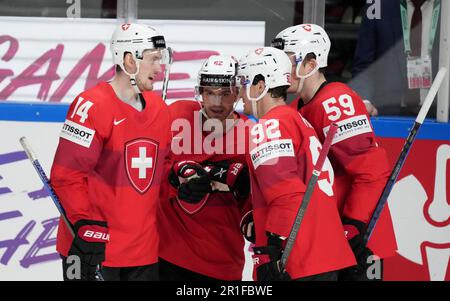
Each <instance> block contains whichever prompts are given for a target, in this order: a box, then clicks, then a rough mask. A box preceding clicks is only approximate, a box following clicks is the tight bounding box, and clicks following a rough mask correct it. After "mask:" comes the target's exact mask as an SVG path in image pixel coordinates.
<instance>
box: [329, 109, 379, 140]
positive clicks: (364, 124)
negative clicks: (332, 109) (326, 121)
mask: <svg viewBox="0 0 450 301" xmlns="http://www.w3.org/2000/svg"><path fill="white" fill-rule="evenodd" d="M337 125H338V130H337V132H336V135H334V139H333V143H332V144H335V143H338V142H340V141H343V140H345V139H348V138H351V137H353V136H358V135H361V134H364V133H370V132H372V127H371V126H370V122H369V119H368V118H367V116H366V115H358V116H354V117H351V118H348V119H345V120H341V121H339V122H337ZM329 130H330V127H329V126H327V127H325V128H323V133H324V135H325V136H326V135H327V133H328V131H329Z"/></svg>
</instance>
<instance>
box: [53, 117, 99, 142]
mask: <svg viewBox="0 0 450 301" xmlns="http://www.w3.org/2000/svg"><path fill="white" fill-rule="evenodd" d="M94 135H95V131H94V130H91V129H90V128H87V127H85V126H82V125H79V124H77V123H75V122H73V121H70V120H67V119H66V122H64V125H63V128H62V131H61V134H60V137H61V138H64V139H67V140H69V141H72V142H73V143H76V144H78V145H81V146H84V147H87V148H89V146H91V142H92V140H93V139H94Z"/></svg>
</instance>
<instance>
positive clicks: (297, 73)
mask: <svg viewBox="0 0 450 301" xmlns="http://www.w3.org/2000/svg"><path fill="white" fill-rule="evenodd" d="M300 66H301V63H300V64H297V67H296V68H295V75H297V77H298V78H300V83H299V84H298V87H297V91H296V93H297V94H299V93H300V92H301V91H302V89H303V85H304V84H305V79H307V78H308V77H310V76H312V75H313V74H314V73H316V72H317V71H318V70H319V64H316V67H314V69H313V70H312V71H311V72H309V73H308V74H305V75H300Z"/></svg>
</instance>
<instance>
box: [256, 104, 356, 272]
mask: <svg viewBox="0 0 450 301" xmlns="http://www.w3.org/2000/svg"><path fill="white" fill-rule="evenodd" d="M250 139H251V147H250V153H249V157H248V161H249V168H250V174H251V188H252V189H251V197H252V205H253V216H254V220H255V230H256V244H255V245H256V246H258V247H259V246H265V245H267V235H266V232H272V233H276V234H278V235H280V236H284V237H288V236H289V233H290V231H291V229H292V226H293V224H294V219H295V216H296V214H297V211H298V208H299V207H300V203H301V201H302V199H303V196H304V194H305V191H306V185H307V183H308V181H309V179H310V177H311V175H312V171H313V167H314V164H315V162H316V161H317V159H318V157H319V152H320V149H321V144H320V142H319V140H318V138H317V136H316V134H315V132H314V129H313V128H312V127H311V126H309V125H308V124H307V123H306V122H305V120H304V119H303V118H302V117H301V115H300V114H299V113H298V112H297V111H295V110H293V109H292V108H290V107H289V106H277V107H274V108H272V109H271V110H270V111H269V112H268V113H267V114H266V115H264V116H263V117H262V118H261V119H260V120H259V122H258V124H257V125H255V126H254V127H253V128H252V129H251V136H250ZM255 144H256V145H255ZM327 161H328V160H327ZM327 161H326V164H325V166H324V169H323V170H324V172H322V174H321V177H320V178H319V180H318V183H317V186H316V188H315V190H314V193H313V195H312V198H311V201H310V203H309V205H308V208H307V209H306V213H305V215H304V219H303V222H302V224H301V226H300V229H299V232H298V235H297V238H296V242H295V244H294V247H293V250H292V253H291V254H290V257H289V259H288V262H287V267H286V269H287V272H288V273H289V275H290V276H291V278H292V279H297V278H300V277H306V276H310V275H316V274H321V273H325V272H330V271H335V270H339V269H342V268H345V267H348V266H352V265H354V264H355V263H356V262H355V257H354V255H353V252H352V251H351V249H350V246H349V245H348V243H347V240H346V238H345V236H344V232H343V231H344V229H343V227H342V224H341V220H340V217H339V213H338V210H337V204H336V198H335V195H334V189H333V187H334V186H333V185H332V184H330V183H329V180H328V179H327V177H328V175H330V174H331V175H332V173H333V170H332V168H331V164H330V163H329V162H327Z"/></svg>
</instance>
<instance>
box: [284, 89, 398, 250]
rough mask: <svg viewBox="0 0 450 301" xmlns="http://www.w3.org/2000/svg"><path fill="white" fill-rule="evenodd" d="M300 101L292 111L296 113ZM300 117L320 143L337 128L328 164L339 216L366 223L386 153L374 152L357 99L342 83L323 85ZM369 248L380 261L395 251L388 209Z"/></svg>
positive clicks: (383, 177)
mask: <svg viewBox="0 0 450 301" xmlns="http://www.w3.org/2000/svg"><path fill="white" fill-rule="evenodd" d="M298 102H299V100H298V99H297V100H296V101H295V102H293V103H292V104H291V105H292V106H295V107H296V108H298V107H299V105H298ZM300 113H301V114H302V115H303V117H305V119H306V120H308V121H309V122H310V123H311V125H312V126H313V127H314V129H315V130H316V132H317V135H318V137H319V139H320V141H321V142H323V141H324V140H325V134H326V133H327V131H328V128H329V126H330V124H331V123H332V122H335V123H337V124H338V126H339V128H338V132H337V137H336V138H335V140H334V141H333V145H332V146H331V149H330V154H329V158H330V161H331V163H332V165H333V168H334V171H335V173H336V188H337V196H338V204H339V210H340V213H341V215H342V216H343V217H347V218H352V219H356V220H359V221H363V222H365V223H368V221H369V219H370V217H371V215H372V213H373V210H374V209H375V206H376V203H377V201H378V199H379V198H380V196H381V193H382V191H383V188H384V186H385V184H386V182H387V179H388V177H389V173H390V168H389V164H388V161H387V156H386V152H385V150H384V149H383V148H381V147H379V146H378V144H377V142H376V138H375V134H374V132H373V129H372V125H371V123H370V118H369V115H368V114H367V110H366V107H365V105H364V103H363V101H362V99H361V97H360V96H359V95H358V94H356V92H354V91H353V90H352V89H351V88H350V87H349V86H347V85H345V84H343V83H325V84H323V85H322V86H321V88H320V89H319V90H318V91H317V92H316V95H315V96H314V97H313V98H312V99H311V101H310V102H308V103H307V104H306V105H304V106H302V107H301V108H300ZM368 247H369V248H370V249H371V250H372V251H373V252H374V253H375V254H376V255H378V256H379V257H381V258H385V257H389V256H392V255H394V254H395V250H396V248H397V245H396V241H395V236H394V232H393V226H392V220H391V217H390V214H389V209H388V207H387V206H385V207H384V210H383V212H382V214H381V217H380V220H379V221H378V223H377V226H376V228H375V230H374V232H373V235H372V238H371V240H370V241H369V243H368Z"/></svg>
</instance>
